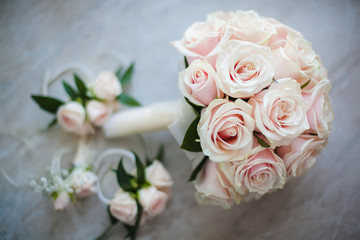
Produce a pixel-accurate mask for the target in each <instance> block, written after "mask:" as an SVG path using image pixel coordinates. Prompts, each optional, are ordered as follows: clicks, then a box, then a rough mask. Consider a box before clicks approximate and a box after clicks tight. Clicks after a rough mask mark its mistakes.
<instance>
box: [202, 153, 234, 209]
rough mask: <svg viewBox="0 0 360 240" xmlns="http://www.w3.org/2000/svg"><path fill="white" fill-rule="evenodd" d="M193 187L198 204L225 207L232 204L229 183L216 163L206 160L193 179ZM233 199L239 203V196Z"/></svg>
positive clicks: (227, 207)
mask: <svg viewBox="0 0 360 240" xmlns="http://www.w3.org/2000/svg"><path fill="white" fill-rule="evenodd" d="M195 188H196V190H197V192H196V194H195V198H196V200H197V201H198V202H199V203H200V204H211V205H219V206H222V207H223V208H225V209H229V208H230V207H231V206H232V204H233V199H232V194H231V192H230V191H231V187H230V184H229V183H228V182H227V180H226V178H225V177H224V176H222V172H221V171H219V170H218V163H215V162H213V161H210V160H207V161H206V163H205V164H204V165H203V168H202V170H201V172H200V173H199V174H198V176H197V178H196V180H195ZM229 190H230V191H229ZM232 192H233V191H232ZM233 194H234V192H233ZM234 200H235V201H236V202H237V203H240V202H241V196H239V195H236V197H234Z"/></svg>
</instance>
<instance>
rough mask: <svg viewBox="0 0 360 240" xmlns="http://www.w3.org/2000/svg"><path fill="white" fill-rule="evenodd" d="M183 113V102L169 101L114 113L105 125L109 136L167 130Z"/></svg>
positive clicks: (106, 134)
mask: <svg viewBox="0 0 360 240" xmlns="http://www.w3.org/2000/svg"><path fill="white" fill-rule="evenodd" d="M181 115H182V103H181V102H180V101H169V102H161V103H156V104H153V105H150V106H146V107H139V108H134V109H131V110H128V111H121V112H119V113H116V114H114V115H113V116H111V117H110V119H109V120H108V121H107V122H106V123H105V125H104V126H103V129H104V133H105V136H106V137H107V138H116V137H124V136H129V135H133V134H136V133H139V134H140V133H146V132H155V131H161V130H166V129H167V128H168V126H169V125H170V124H172V123H173V122H174V121H175V120H177V119H178V118H179V117H180V116H181Z"/></svg>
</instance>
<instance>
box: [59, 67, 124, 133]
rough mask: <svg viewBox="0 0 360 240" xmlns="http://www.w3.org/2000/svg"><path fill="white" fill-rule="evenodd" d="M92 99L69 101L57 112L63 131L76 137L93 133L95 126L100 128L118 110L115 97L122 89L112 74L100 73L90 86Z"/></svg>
mask: <svg viewBox="0 0 360 240" xmlns="http://www.w3.org/2000/svg"><path fill="white" fill-rule="evenodd" d="M89 91H90V92H91V93H93V95H94V99H89V100H88V101H86V102H85V103H82V102H79V101H76V100H75V101H74V100H72V101H70V102H67V103H66V104H64V105H62V106H61V107H60V108H59V109H58V111H57V114H56V115H57V119H58V122H59V124H60V125H61V126H62V128H63V129H64V130H65V131H68V132H73V133H76V134H78V135H86V134H89V133H94V127H95V126H102V125H103V124H104V122H105V121H106V119H107V118H108V117H109V116H110V115H111V114H112V113H113V112H115V111H116V110H118V108H119V104H118V101H116V97H117V96H118V95H120V93H121V91H122V89H121V85H120V82H119V80H118V78H117V77H116V75H115V74H114V73H113V72H102V73H100V74H99V76H98V77H97V78H96V79H95V81H94V82H93V83H92V84H91V85H90V87H89Z"/></svg>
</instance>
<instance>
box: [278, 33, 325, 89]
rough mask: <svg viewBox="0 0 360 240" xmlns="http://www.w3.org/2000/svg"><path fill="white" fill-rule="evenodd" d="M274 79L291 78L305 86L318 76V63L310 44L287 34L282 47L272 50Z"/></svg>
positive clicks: (301, 38)
mask: <svg viewBox="0 0 360 240" xmlns="http://www.w3.org/2000/svg"><path fill="white" fill-rule="evenodd" d="M272 52H273V55H274V66H275V76H274V77H275V79H279V78H288V77H290V78H292V79H295V80H296V81H298V82H299V84H300V85H303V84H305V83H306V82H307V81H308V80H309V79H311V78H314V77H316V76H317V75H318V74H319V66H320V64H319V62H318V61H317V59H316V55H315V52H314V50H313V49H312V47H311V43H310V42H308V41H306V40H305V39H304V38H303V37H299V36H296V35H294V34H289V35H288V36H287V41H286V43H285V45H284V46H283V47H280V48H277V49H274V50H273V51H272Z"/></svg>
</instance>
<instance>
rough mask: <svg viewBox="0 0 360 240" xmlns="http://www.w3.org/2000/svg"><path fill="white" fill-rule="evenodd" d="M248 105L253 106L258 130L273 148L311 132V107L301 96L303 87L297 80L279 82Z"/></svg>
mask: <svg viewBox="0 0 360 240" xmlns="http://www.w3.org/2000/svg"><path fill="white" fill-rule="evenodd" d="M248 103H249V104H251V105H252V106H253V109H254V111H253V114H254V118H255V122H256V128H257V130H258V131H260V132H261V133H262V134H263V135H264V136H265V137H266V138H267V140H268V141H269V142H270V144H271V147H272V148H275V147H276V146H281V145H287V144H289V143H290V141H291V140H292V139H293V138H295V137H297V136H299V135H300V134H301V133H303V132H304V131H305V130H307V129H309V124H308V122H307V119H306V110H307V105H306V104H305V102H304V99H303V98H302V96H301V89H300V85H299V84H298V83H297V82H296V81H295V80H293V79H290V78H284V79H279V80H277V82H274V83H273V84H271V86H270V88H269V89H267V90H264V91H261V92H260V93H258V94H257V95H255V97H254V98H251V99H250V100H249V102H248Z"/></svg>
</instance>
